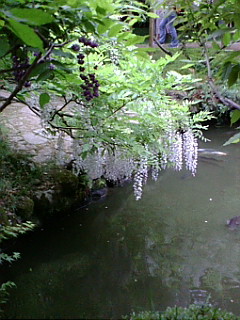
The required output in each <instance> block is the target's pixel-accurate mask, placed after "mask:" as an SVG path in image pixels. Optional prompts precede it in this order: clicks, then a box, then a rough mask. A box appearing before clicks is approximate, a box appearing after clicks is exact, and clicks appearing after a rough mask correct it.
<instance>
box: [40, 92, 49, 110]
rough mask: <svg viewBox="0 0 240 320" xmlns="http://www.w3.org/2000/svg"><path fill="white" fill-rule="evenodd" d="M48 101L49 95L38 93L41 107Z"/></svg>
mask: <svg viewBox="0 0 240 320" xmlns="http://www.w3.org/2000/svg"><path fill="white" fill-rule="evenodd" d="M49 101H50V96H49V95H48V94H47V93H42V94H40V97H39V104H40V107H41V108H43V106H44V105H45V104H47V103H48V102H49Z"/></svg>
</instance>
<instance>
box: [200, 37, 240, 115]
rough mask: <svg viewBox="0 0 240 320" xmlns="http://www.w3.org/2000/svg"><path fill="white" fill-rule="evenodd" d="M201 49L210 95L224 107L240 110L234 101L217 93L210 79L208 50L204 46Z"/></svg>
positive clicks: (211, 78)
mask: <svg viewBox="0 0 240 320" xmlns="http://www.w3.org/2000/svg"><path fill="white" fill-rule="evenodd" d="M203 49H204V54H205V59H206V64H207V70H208V83H209V85H210V88H211V89H212V93H213V94H214V95H215V96H216V97H217V98H218V99H219V100H220V101H221V102H222V103H223V104H225V105H226V106H228V107H231V108H234V109H238V110H240V105H239V104H238V103H236V102H235V101H233V100H231V99H229V98H225V97H223V96H222V95H221V93H220V92H219V90H218V88H217V86H216V85H215V83H214V80H213V77H212V70H211V65H210V59H209V55H208V50H207V47H206V44H205V43H204V44H203Z"/></svg>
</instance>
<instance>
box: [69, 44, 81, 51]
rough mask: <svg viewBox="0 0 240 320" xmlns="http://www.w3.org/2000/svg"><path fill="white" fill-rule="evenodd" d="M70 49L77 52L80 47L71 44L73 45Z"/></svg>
mask: <svg viewBox="0 0 240 320" xmlns="http://www.w3.org/2000/svg"><path fill="white" fill-rule="evenodd" d="M71 49H72V50H73V51H79V50H80V46H79V45H78V44H73V45H72V46H71Z"/></svg>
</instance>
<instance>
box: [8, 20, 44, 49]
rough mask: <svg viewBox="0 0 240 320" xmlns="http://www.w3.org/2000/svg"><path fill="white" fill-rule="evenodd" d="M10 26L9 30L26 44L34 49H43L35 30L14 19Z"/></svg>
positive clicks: (10, 21)
mask: <svg viewBox="0 0 240 320" xmlns="http://www.w3.org/2000/svg"><path fill="white" fill-rule="evenodd" d="M9 24H10V26H9V29H10V30H11V31H12V32H13V33H15V35H16V36H17V37H18V38H20V39H21V40H22V41H23V42H24V43H26V44H27V45H29V46H31V47H33V48H39V49H43V42H42V40H41V39H40V38H39V36H38V35H37V34H36V33H35V32H34V30H33V29H31V28H30V27H28V26H26V25H24V24H22V23H19V22H17V21H15V20H12V19H10V20H9Z"/></svg>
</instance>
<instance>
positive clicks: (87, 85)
mask: <svg viewBox="0 0 240 320" xmlns="http://www.w3.org/2000/svg"><path fill="white" fill-rule="evenodd" d="M80 78H81V79H82V80H83V81H84V84H82V85H81V88H82V89H83V95H84V97H85V99H86V100H87V101H90V100H92V99H93V98H94V97H99V90H98V88H99V82H98V80H97V79H96V78H95V74H94V73H88V74H87V75H85V74H80Z"/></svg>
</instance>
